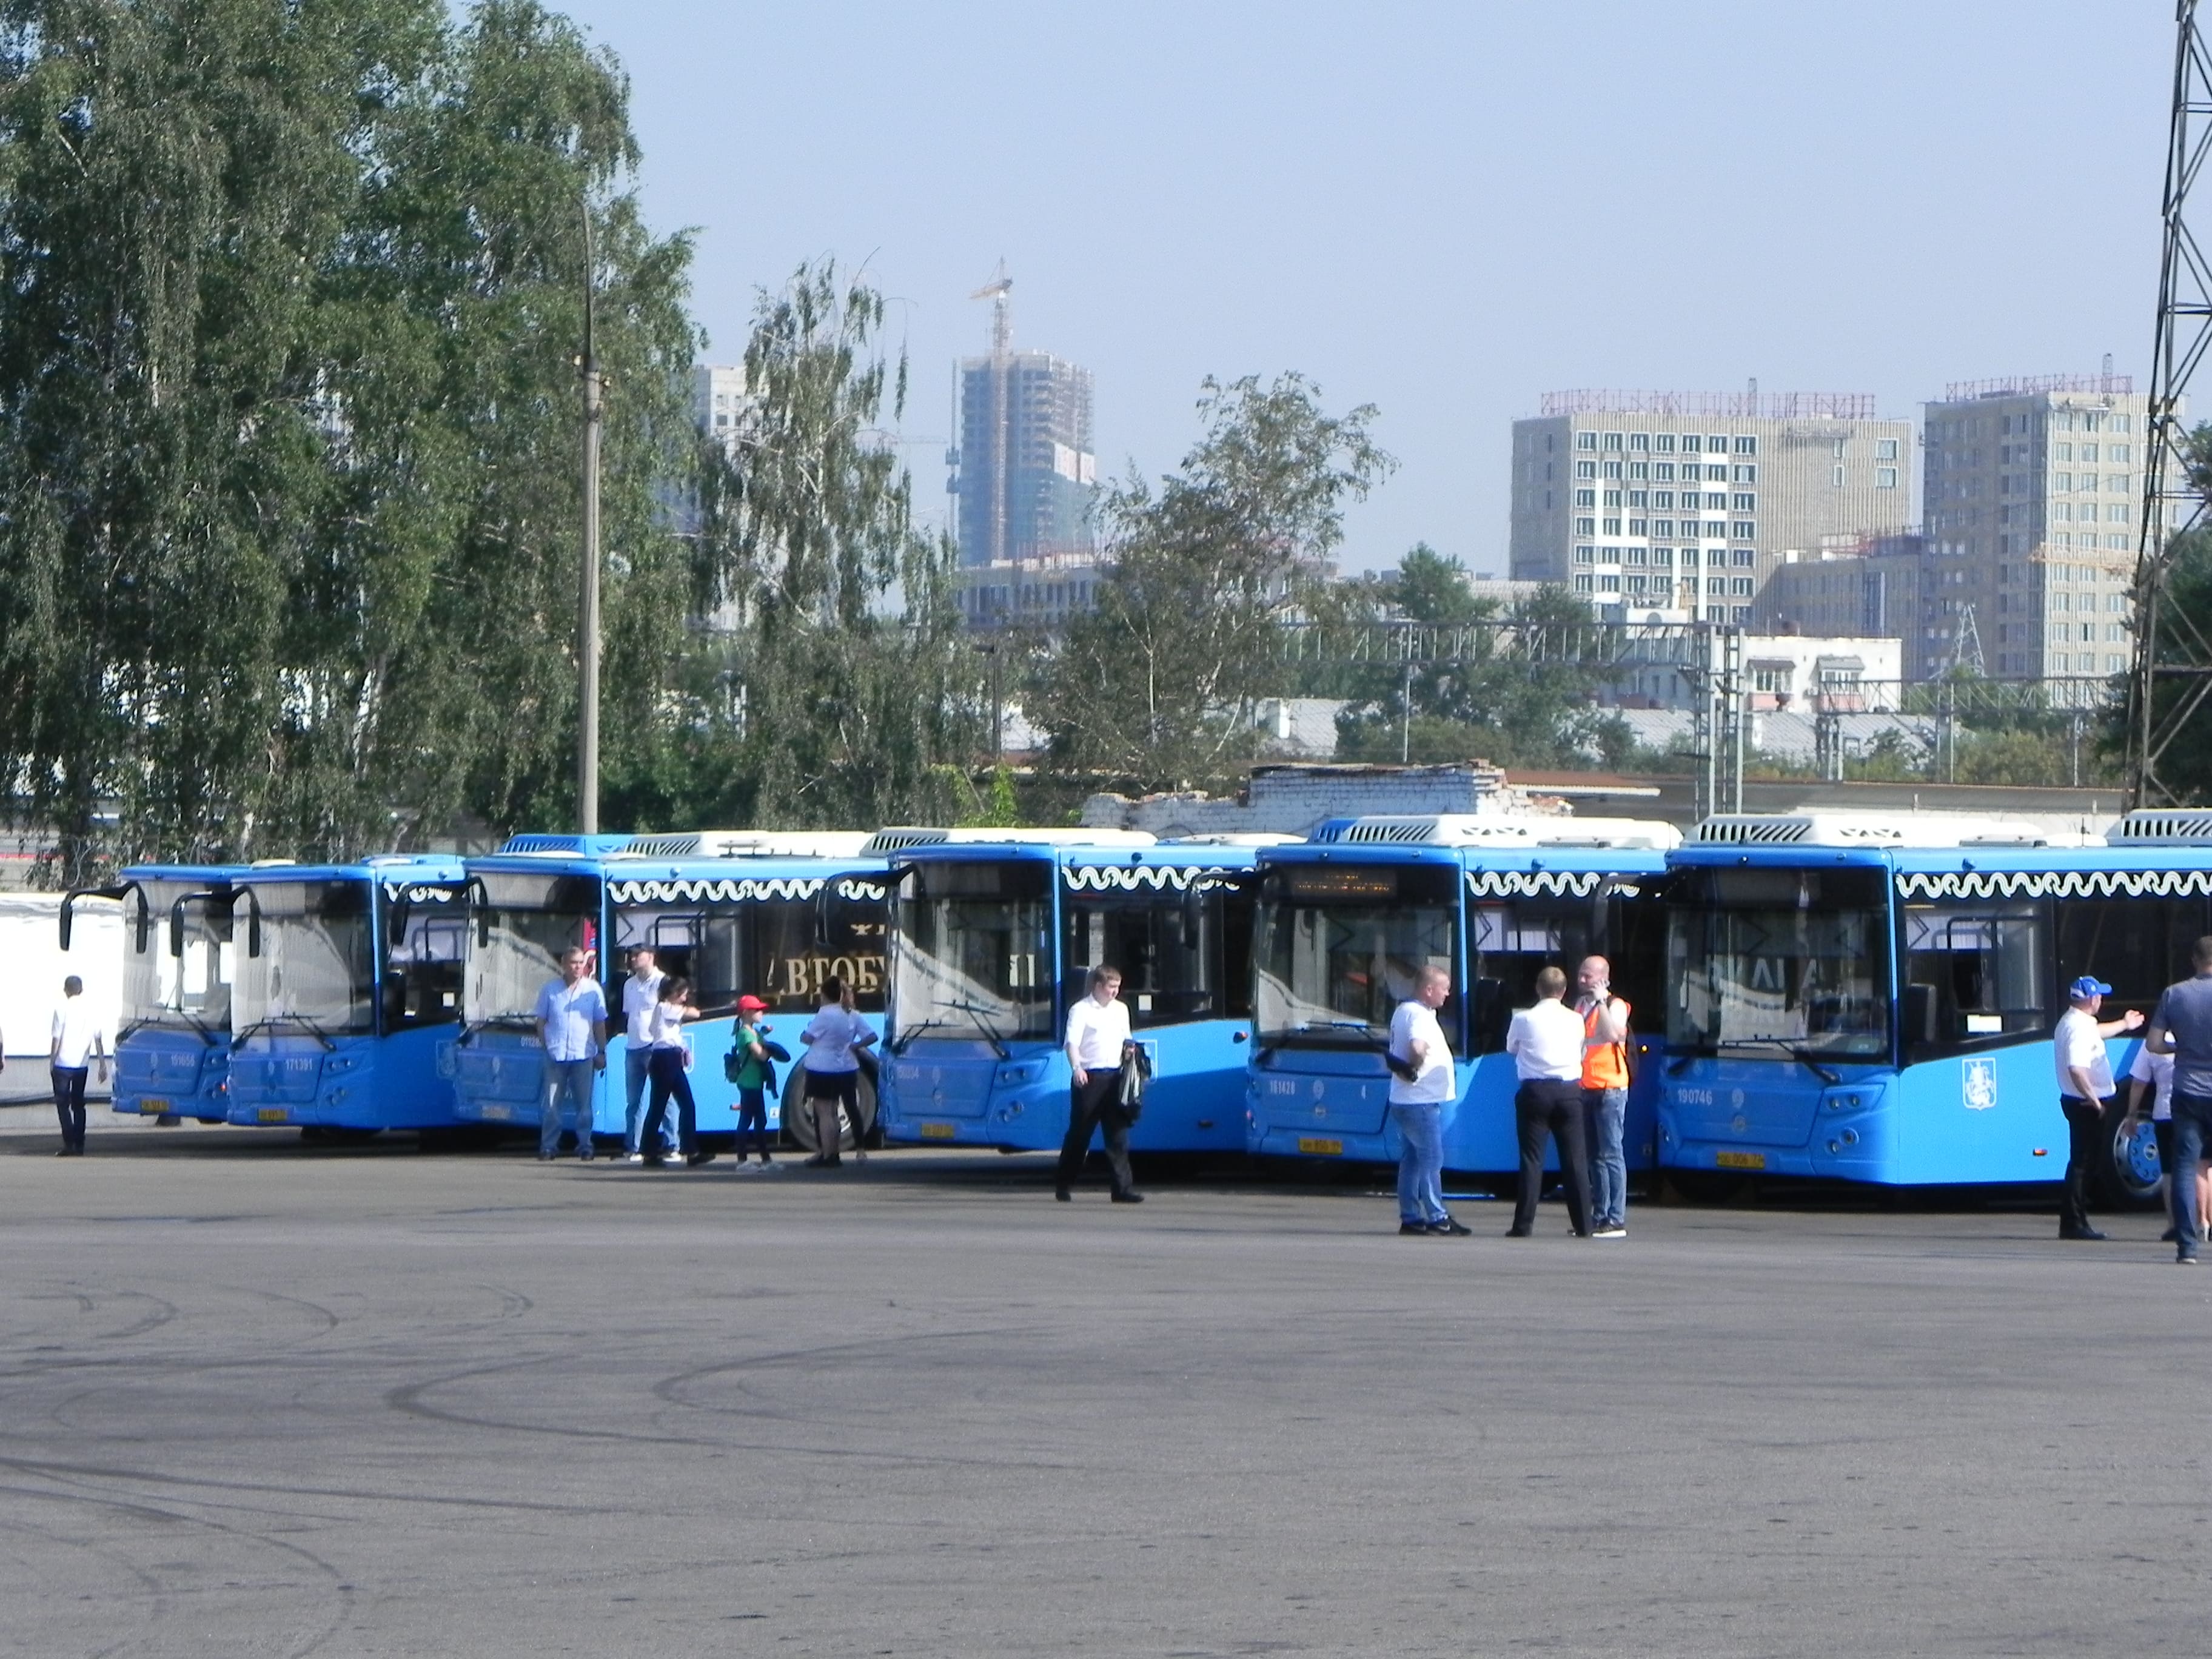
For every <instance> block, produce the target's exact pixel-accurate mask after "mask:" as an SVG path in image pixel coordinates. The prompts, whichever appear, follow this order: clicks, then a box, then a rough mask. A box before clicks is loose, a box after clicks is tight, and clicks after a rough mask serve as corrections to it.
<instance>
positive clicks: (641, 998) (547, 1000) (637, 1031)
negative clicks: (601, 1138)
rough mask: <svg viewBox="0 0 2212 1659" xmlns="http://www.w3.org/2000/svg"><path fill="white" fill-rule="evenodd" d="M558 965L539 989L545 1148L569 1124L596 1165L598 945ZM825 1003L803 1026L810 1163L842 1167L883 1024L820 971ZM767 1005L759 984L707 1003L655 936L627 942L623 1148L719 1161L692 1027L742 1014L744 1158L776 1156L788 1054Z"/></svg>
mask: <svg viewBox="0 0 2212 1659" xmlns="http://www.w3.org/2000/svg"><path fill="white" fill-rule="evenodd" d="M560 965H561V975H560V977H559V978H557V979H555V980H551V981H548V982H547V983H546V985H545V987H544V989H542V990H541V991H539V993H538V1004H537V1007H536V1010H535V1021H536V1026H537V1031H538V1042H539V1043H540V1044H541V1045H542V1046H543V1047H544V1054H545V1086H544V1098H543V1100H542V1102H541V1103H540V1107H539V1113H538V1158H540V1159H541V1160H544V1161H550V1160H551V1159H553V1158H556V1157H557V1156H558V1155H559V1153H560V1148H561V1137H562V1133H563V1132H564V1131H566V1132H568V1133H573V1134H574V1137H575V1142H576V1157H577V1158H578V1159H579V1160H580V1161H581V1162H583V1163H586V1164H589V1163H591V1162H592V1161H593V1160H594V1159H595V1158H597V1157H598V1156H599V1154H598V1152H597V1150H596V1148H595V1147H594V1146H593V1145H592V1093H593V1090H594V1085H595V1083H596V1080H597V1078H598V1076H599V1073H603V1072H605V1070H606V1065H607V1034H608V1029H609V1024H610V1021H609V1017H608V1009H607V1000H606V994H605V992H604V991H602V990H601V989H600V987H599V980H598V977H597V976H596V975H594V974H593V973H592V971H591V969H592V957H591V953H590V952H589V951H586V950H585V949H584V948H583V947H582V946H581V945H571V946H569V947H568V950H567V951H563V952H562V956H561V963H560ZM820 1005H821V1006H819V1007H818V1008H817V1010H816V1011H815V1014H814V1018H812V1019H811V1020H810V1021H809V1022H808V1023H807V1024H806V1027H805V1030H802V1031H801V1032H800V1033H799V1041H800V1042H802V1043H803V1044H805V1054H804V1056H803V1058H802V1060H801V1061H800V1064H801V1065H802V1066H803V1067H804V1070H805V1087H804V1089H803V1091H801V1092H802V1095H803V1097H804V1098H805V1102H806V1106H807V1109H808V1111H809V1113H810V1114H811V1120H812V1124H813V1127H814V1131H815V1137H816V1141H815V1144H816V1146H817V1147H818V1148H820V1150H819V1151H817V1152H816V1153H815V1154H814V1156H813V1157H811V1158H808V1159H807V1160H806V1162H807V1164H809V1165H810V1166H814V1167H828V1168H835V1167H836V1166H837V1165H838V1164H841V1163H842V1158H841V1157H840V1149H841V1143H842V1139H843V1136H844V1133H845V1124H846V1121H849V1122H850V1123H851V1125H852V1127H853V1130H854V1137H855V1139H856V1141H857V1139H858V1135H859V1131H860V1127H861V1124H860V1089H859V1081H860V1054H861V1053H862V1051H863V1050H865V1049H866V1048H867V1047H868V1045H869V1044H871V1043H872V1042H875V1040H876V1035H875V1033H874V1032H873V1031H872V1030H869V1029H868V1027H867V1024H866V1021H864V1020H863V1019H861V1018H860V1016H859V1014H857V1013H856V1012H854V1007H853V1000H852V996H851V994H850V993H849V992H848V989H847V987H845V985H844V984H843V983H842V981H839V980H837V979H834V978H832V979H825V980H824V981H823V982H822V987H821V995H820ZM768 1012H769V1005H768V1004H767V1003H766V1002H765V1001H763V1000H762V999H761V998H759V997H757V996H755V995H752V994H750V993H748V994H745V995H743V996H740V997H738V999H737V1000H736V1001H735V1002H733V1003H731V1004H728V1005H727V1006H717V1007H712V1008H701V1007H699V1006H696V1005H695V1004H694V1002H693V1001H692V997H691V982H690V980H688V979H686V978H684V976H683V975H680V974H670V973H665V972H664V971H662V969H661V968H660V965H659V958H658V957H657V955H656V953H655V952H654V951H653V949H652V948H651V947H650V946H647V945H640V946H638V947H637V948H636V949H635V950H633V951H631V952H630V953H629V973H628V974H627V975H625V976H624V977H623V983H622V1016H623V1036H624V1039H625V1041H624V1045H623V1066H624V1076H623V1154H622V1155H623V1158H625V1159H627V1161H628V1162H629V1163H631V1164H641V1165H643V1166H646V1167H647V1168H659V1167H661V1166H663V1165H665V1164H668V1163H669V1162H670V1161H671V1160H672V1159H675V1158H681V1159H682V1160H683V1161H684V1164H686V1165H688V1166H690V1167H693V1168H696V1167H697V1166H698V1165H700V1164H710V1163H712V1162H713V1161H714V1153H712V1152H708V1151H707V1150H706V1148H705V1147H704V1146H702V1144H701V1142H700V1139H699V1126H698V1101H697V1097H696V1096H695V1095H694V1094H693V1092H692V1089H691V1076H690V1073H691V1070H692V1066H693V1064H694V1061H695V1060H696V1054H695V1050H694V1048H693V1045H692V1043H691V1041H690V1037H689V1036H688V1035H687V1034H686V1033H685V1031H684V1026H685V1025H686V1024H689V1023H690V1022H692V1021H694V1020H698V1019H702V1018H722V1017H725V1016H734V1017H735V1020H736V1024H735V1025H734V1028H733V1030H732V1042H731V1046H730V1051H729V1054H728V1056H727V1058H726V1062H725V1065H726V1073H727V1075H728V1077H729V1079H730V1080H731V1081H732V1083H733V1084H735V1085H736V1086H737V1091H738V1133H737V1159H738V1169H739V1170H747V1169H755V1170H773V1169H775V1167H776V1165H775V1158H774V1154H773V1152H771V1150H770V1143H769V1131H768V1095H769V1089H770V1086H771V1082H772V1079H773V1078H774V1076H775V1066H776V1065H777V1064H779V1063H781V1062H787V1061H788V1060H790V1058H791V1056H790V1054H789V1053H788V1052H787V1050H785V1049H784V1048H782V1046H781V1044H779V1043H777V1042H775V1040H774V1038H773V1036H771V1034H770V1028H769V1022H768V1020H767V1018H765V1016H766V1015H767V1013H768ZM671 1104H672V1105H673V1106H674V1107H675V1112H674V1115H673V1119H674V1121H673V1122H672V1123H671V1114H670V1112H669V1108H670V1106H671ZM841 1113H842V1118H841ZM854 1156H855V1157H856V1158H860V1159H866V1157H867V1153H866V1152H865V1151H863V1150H860V1149H859V1148H858V1147H857V1146H856V1147H855V1151H854ZM756 1158H757V1160H758V1161H757V1163H756V1162H754V1161H753V1160H754V1159H756Z"/></svg>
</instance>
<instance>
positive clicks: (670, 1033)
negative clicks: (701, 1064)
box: [637, 974, 714, 1167]
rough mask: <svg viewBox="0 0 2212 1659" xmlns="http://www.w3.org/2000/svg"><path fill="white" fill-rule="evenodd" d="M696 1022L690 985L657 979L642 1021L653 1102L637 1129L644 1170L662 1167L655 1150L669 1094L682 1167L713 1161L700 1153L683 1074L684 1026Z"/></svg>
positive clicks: (686, 1062)
mask: <svg viewBox="0 0 2212 1659" xmlns="http://www.w3.org/2000/svg"><path fill="white" fill-rule="evenodd" d="M696 1018H699V1010H697V1009H696V1008H694V1007H693V1006H691V981H690V980H688V979H684V978H683V977H682V976H680V975H675V974H671V975H668V976H667V977H666V978H665V979H663V980H662V981H660V995H659V999H658V1000H656V1001H655V1002H654V1003H653V1012H650V1013H648V1014H647V1016H646V1017H645V1030H646V1039H647V1042H649V1043H651V1045H652V1047H651V1048H650V1049H649V1051H648V1053H649V1055H650V1057H649V1058H648V1059H647V1061H646V1075H647V1077H648V1078H649V1079H651V1080H652V1083H653V1103H652V1105H651V1106H650V1107H648V1108H647V1110H646V1114H645V1125H644V1127H642V1128H641V1129H640V1130H639V1131H638V1135H637V1144H638V1145H639V1146H641V1147H649V1148H651V1150H650V1151H648V1152H645V1153H644V1155H643V1156H644V1160H645V1162H646V1164H647V1165H648V1166H651V1167H657V1166H659V1165H660V1164H665V1163H666V1162H667V1161H668V1160H667V1157H666V1155H665V1153H663V1152H662V1151H661V1150H660V1147H661V1140H660V1136H661V1131H662V1127H663V1126H664V1125H665V1124H666V1123H667V1121H668V1101H669V1097H670V1096H671V1095H672V1096H674V1097H675V1098H676V1145H677V1148H678V1151H680V1152H682V1153H683V1154H684V1162H685V1163H686V1164H707V1163H711V1162H712V1161H713V1159H714V1154H713V1153H712V1152H701V1151H700V1150H699V1109H698V1107H697V1105H696V1103H694V1101H693V1100H692V1097H691V1079H690V1076H689V1075H687V1073H688V1069H689V1067H690V1062H691V1051H690V1047H689V1045H687V1044H686V1043H685V1042H684V1021H685V1020H687V1019H696Z"/></svg>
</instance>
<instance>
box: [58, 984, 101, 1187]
mask: <svg viewBox="0 0 2212 1659" xmlns="http://www.w3.org/2000/svg"><path fill="white" fill-rule="evenodd" d="M46 1059H47V1063H48V1065H49V1066H50V1067H51V1069H52V1073H53V1080H54V1115H55V1116H56V1117H58V1118H59V1119H60V1120H61V1126H62V1149H61V1152H60V1153H59V1154H58V1156H60V1157H63V1158H82V1157H83V1156H84V1085H85V1079H86V1077H87V1075H88V1073H90V1071H91V1069H92V1066H93V1064H94V1062H95V1061H97V1062H98V1064H99V1066H100V1079H101V1081H103V1082H105V1081H106V1078H107V1050H106V1044H105V1042H104V1040H103V1038H102V1037H101V1036H100V1020H99V1017H98V1016H97V1015H95V1014H94V1012H92V1008H91V1006H90V1005H89V1004H88V1003H87V1002H86V1001H85V1000H84V981H82V980H81V979H79V978H78V977H77V976H76V975H75V974H71V975H70V976H69V977H68V978H67V979H65V980H64V981H62V1006H60V1007H59V1008H58V1009H56V1010H55V1011H54V1028H53V1040H52V1043H51V1044H50V1045H49V1047H48V1051H47V1055H46Z"/></svg>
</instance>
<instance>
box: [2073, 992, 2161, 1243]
mask: <svg viewBox="0 0 2212 1659" xmlns="http://www.w3.org/2000/svg"><path fill="white" fill-rule="evenodd" d="M2110 994H2112V987H2111V986H2109V985H2107V984H2106V983H2105V981H2102V980H2101V979H2098V978H2096V977H2094V976H2093V975H2088V974H2084V975H2081V978H2079V979H2077V980H2075V981H2074V982H2073V983H2072V984H2071V985H2069V986H2068V987H2066V999H2067V1001H2068V1002H2069V1004H2070V1005H2071V1006H2069V1007H2068V1009H2067V1010H2066V1012H2064V1013H2063V1014H2061V1015H2059V1017H2058V1029H2057V1030H2056V1031H2054V1032H2053V1033H2051V1048H2052V1050H2053V1051H2054V1053H2055V1054H2056V1056H2057V1061H2058V1109H2059V1110H2061V1111H2063V1112H2064V1113H2065V1114H2066V1130H2067V1151H2066V1191H2065V1195H2064V1197H2063V1198H2062V1199H2061V1200H2060V1201H2059V1207H2058V1236H2059V1237H2061V1238H2092V1239H2093V1238H2102V1237H2104V1234H2102V1233H2100V1232H2099V1231H2097V1230H2096V1229H2095V1228H2094V1227H2092V1226H2091V1225H2089V1165H2090V1164H2091V1162H2092V1161H2093V1159H2094V1158H2096V1156H2097V1143H2098V1141H2099V1140H2100V1139H2101V1138H2102V1136H2103V1134H2104V1130H2105V1103H2106V1101H2108V1100H2110V1099H2111V1098H2112V1094H2113V1092H2114V1091H2113V1085H2112V1060H2111V1059H2110V1058H2109V1057H2108V1056H2107V1055H2106V1053H2105V1039H2106V1037H2116V1036H2119V1035H2120V1034H2121V1033H2122V1032H2124V1031H2132V1030H2135V1029H2136V1027H2138V1026H2139V1025H2141V1024H2142V1023H2143V1017H2142V1014H2141V1013H2139V1012H2136V1010H2135V1009H2133V1008H2130V1009H2129V1010H2128V1012H2126V1013H2124V1014H2123V1015H2121V1016H2120V1017H2119V1018H2118V1019H2108V1020H2105V1021H2103V1022H2102V1023H2101V1024H2100V1022H2099V1020H2098V1018H2097V1011H2098V1010H2099V1009H2100V1008H2101V1007H2103V1006H2105V999H2106V997H2107V996H2109V995H2110Z"/></svg>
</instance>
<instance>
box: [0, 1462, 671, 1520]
mask: <svg viewBox="0 0 2212 1659" xmlns="http://www.w3.org/2000/svg"><path fill="white" fill-rule="evenodd" d="M0 1468H8V1469H14V1470H15V1471H17V1472H18V1473H19V1474H26V1475H40V1476H44V1477H46V1478H48V1479H52V1480H61V1479H64V1478H73V1479H76V1480H123V1481H131V1480H136V1481H142V1482H143V1483H145V1484H146V1485H148V1486H185V1487H190V1488H195V1489H204V1490H207V1491H210V1492H240V1493H246V1492H265V1493H267V1494H269V1495H270V1496H271V1497H276V1498H337V1499H339V1500H340V1501H342V1502H346V1503H361V1504H440V1505H451V1506H453V1507H457V1508H463V1509H486V1510H532V1511H537V1512H541V1513H544V1514H547V1515H585V1516H591V1515H606V1514H613V1513H622V1514H657V1513H658V1512H659V1511H657V1510H610V1509H609V1507H608V1506H607V1505H606V1504H604V1503H592V1504H545V1503H534V1502H531V1501H529V1500H526V1499H522V1498H513V1499H509V1498H456V1497H452V1496H448V1495H446V1494H443V1493H432V1492H374V1491H370V1490H367V1489H364V1488H359V1487H351V1486H287V1485H283V1484H280V1483H276V1482H271V1481H260V1480H215V1479H213V1478H212V1477H210V1476H206V1475H192V1474H163V1473H162V1472H161V1471H160V1470H158V1469H132V1468H116V1467H114V1466H112V1465H107V1464H99V1463H62V1462H53V1461H51V1460H49V1459H45V1458H35V1457H9V1456H5V1455H0ZM315 1518H317V1519H328V1518H330V1517H326V1516H317V1517H315Z"/></svg>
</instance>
